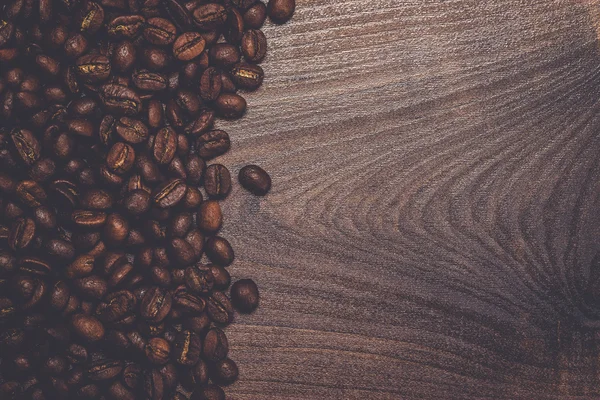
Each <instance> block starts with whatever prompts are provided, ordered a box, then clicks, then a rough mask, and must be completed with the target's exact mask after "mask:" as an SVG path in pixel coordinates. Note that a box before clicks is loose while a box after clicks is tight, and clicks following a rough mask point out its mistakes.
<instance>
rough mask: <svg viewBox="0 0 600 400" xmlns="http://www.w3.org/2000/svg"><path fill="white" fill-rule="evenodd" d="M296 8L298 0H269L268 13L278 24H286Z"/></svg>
mask: <svg viewBox="0 0 600 400" xmlns="http://www.w3.org/2000/svg"><path fill="white" fill-rule="evenodd" d="M295 9H296V0H269V3H268V4H267V14H268V15H269V18H271V21H273V22H275V23H276V24H284V23H286V22H287V21H289V20H290V19H291V18H292V15H294V11H295Z"/></svg>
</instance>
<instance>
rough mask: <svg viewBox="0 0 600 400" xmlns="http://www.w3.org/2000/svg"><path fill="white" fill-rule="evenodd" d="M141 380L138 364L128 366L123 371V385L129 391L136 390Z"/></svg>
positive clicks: (140, 370)
mask: <svg viewBox="0 0 600 400" xmlns="http://www.w3.org/2000/svg"><path fill="white" fill-rule="evenodd" d="M141 380H142V368H141V366H139V365H138V364H129V365H128V366H126V367H125V369H124V370H123V383H124V384H125V386H126V387H127V388H129V389H131V390H135V389H137V388H138V386H139V384H140V382H141Z"/></svg>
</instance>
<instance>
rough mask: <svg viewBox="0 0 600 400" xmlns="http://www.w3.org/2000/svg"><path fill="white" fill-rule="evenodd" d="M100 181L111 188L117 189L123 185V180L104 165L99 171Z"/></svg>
mask: <svg viewBox="0 0 600 400" xmlns="http://www.w3.org/2000/svg"><path fill="white" fill-rule="evenodd" d="M98 174H99V175H100V179H101V180H102V181H103V182H104V183H106V184H107V185H109V186H113V187H117V186H121V185H122V184H123V178H122V177H121V176H120V175H118V174H116V173H114V172H112V171H111V170H110V169H109V168H108V167H107V166H106V165H102V166H101V167H100V170H99V171H98Z"/></svg>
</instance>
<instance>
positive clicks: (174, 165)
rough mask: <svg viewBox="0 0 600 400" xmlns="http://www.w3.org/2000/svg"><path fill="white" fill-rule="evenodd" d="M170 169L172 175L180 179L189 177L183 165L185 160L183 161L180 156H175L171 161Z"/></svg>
mask: <svg viewBox="0 0 600 400" xmlns="http://www.w3.org/2000/svg"><path fill="white" fill-rule="evenodd" d="M168 170H169V173H170V174H171V176H173V177H175V178H180V179H186V178H187V173H186V171H185V165H183V161H181V158H179V157H174V158H173V159H172V160H171V162H170V163H169V167H168Z"/></svg>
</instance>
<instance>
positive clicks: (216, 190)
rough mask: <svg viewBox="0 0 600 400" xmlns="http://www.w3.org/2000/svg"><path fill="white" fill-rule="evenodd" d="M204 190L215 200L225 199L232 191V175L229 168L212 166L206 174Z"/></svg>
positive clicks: (207, 169)
mask: <svg viewBox="0 0 600 400" xmlns="http://www.w3.org/2000/svg"><path fill="white" fill-rule="evenodd" d="M204 189H205V190H206V193H207V194H208V195H209V196H210V197H213V198H217V199H222V198H225V197H226V196H227V195H228V194H229V192H230V191H231V175H230V173H229V170H228V169H227V167H225V166H224V165H221V164H212V165H209V166H208V167H207V168H206V171H205V172H204Z"/></svg>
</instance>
